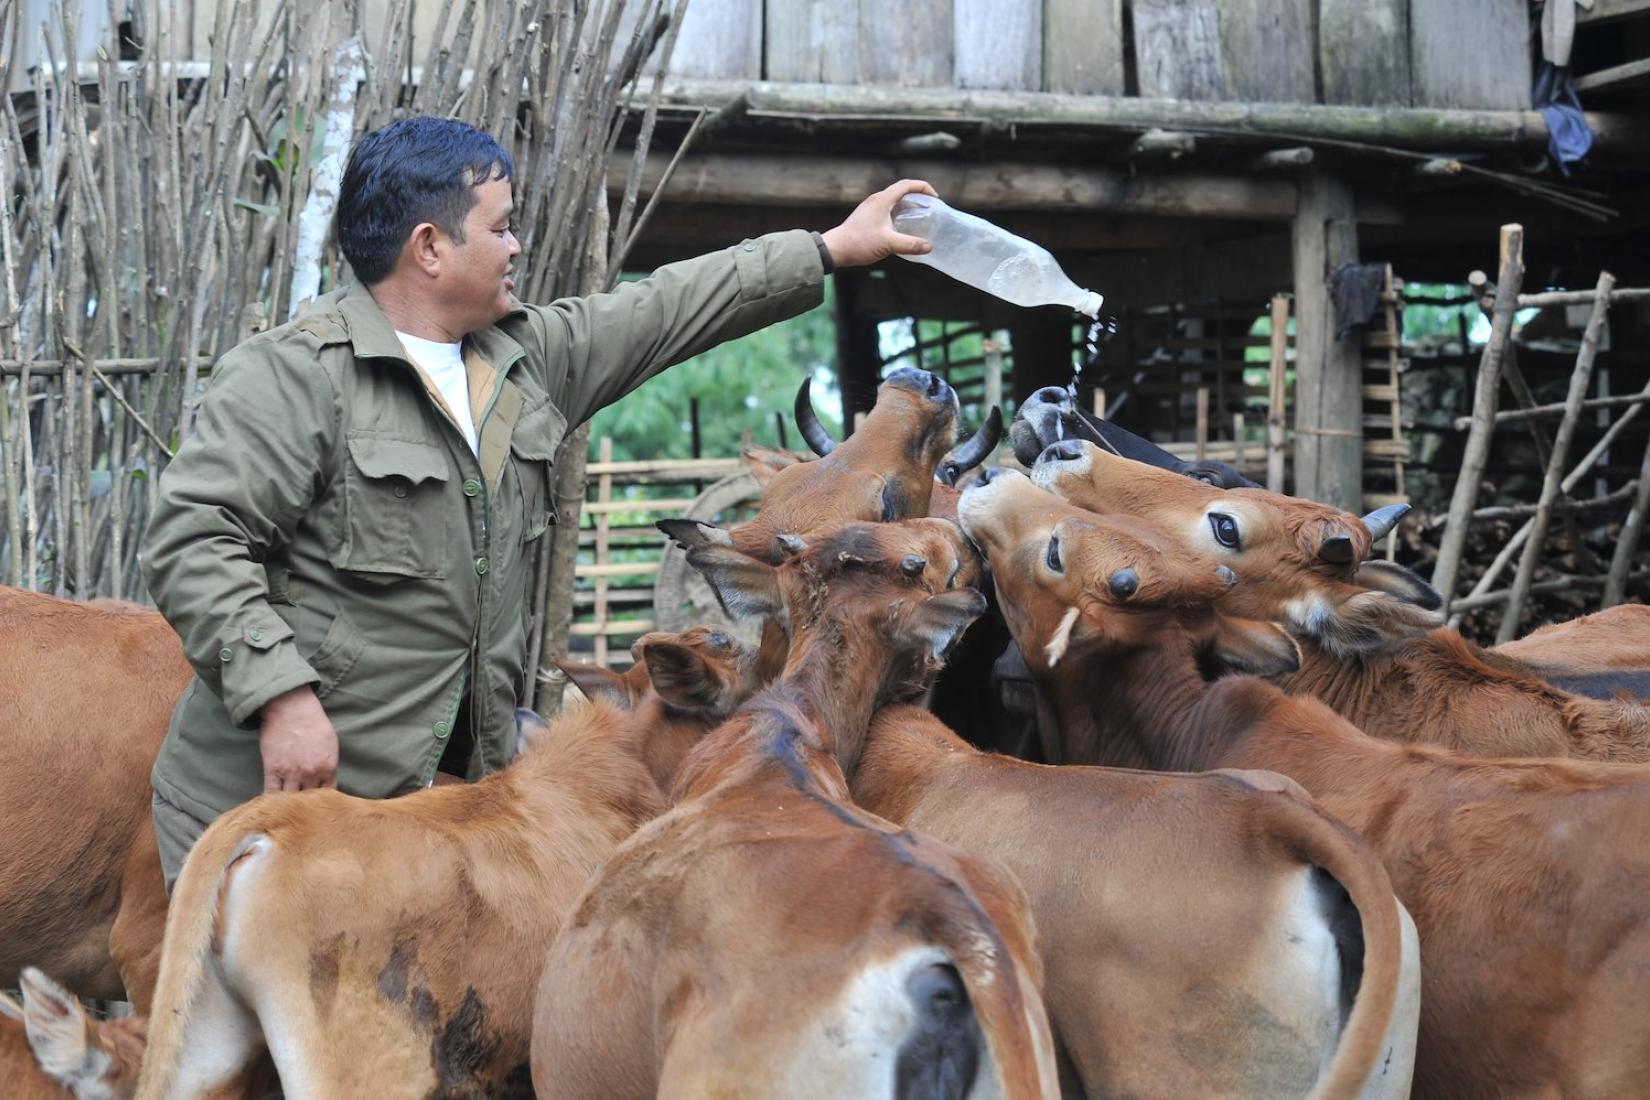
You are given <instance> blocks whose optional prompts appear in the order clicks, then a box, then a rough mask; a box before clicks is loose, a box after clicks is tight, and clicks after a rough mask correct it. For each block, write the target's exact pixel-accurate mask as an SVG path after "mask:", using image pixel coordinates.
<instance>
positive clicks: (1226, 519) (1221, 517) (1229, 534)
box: [1209, 512, 1243, 550]
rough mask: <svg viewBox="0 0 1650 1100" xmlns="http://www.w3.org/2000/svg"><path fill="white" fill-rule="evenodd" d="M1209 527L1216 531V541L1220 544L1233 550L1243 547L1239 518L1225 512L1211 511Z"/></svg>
mask: <svg viewBox="0 0 1650 1100" xmlns="http://www.w3.org/2000/svg"><path fill="white" fill-rule="evenodd" d="M1209 528H1210V530H1212V531H1214V533H1215V541H1216V542H1218V543H1220V545H1222V546H1225V547H1229V548H1231V549H1233V550H1238V549H1241V548H1242V545H1243V540H1242V539H1240V538H1239V537H1238V525H1237V520H1235V519H1233V518H1232V517H1231V516H1229V515H1227V514H1226V513H1225V512H1210V513H1209Z"/></svg>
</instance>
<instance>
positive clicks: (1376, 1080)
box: [1358, 898, 1421, 1100]
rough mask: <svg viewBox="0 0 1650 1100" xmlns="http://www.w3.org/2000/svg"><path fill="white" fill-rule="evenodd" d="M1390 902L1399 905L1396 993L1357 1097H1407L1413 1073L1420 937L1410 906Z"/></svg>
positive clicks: (1386, 1099)
mask: <svg viewBox="0 0 1650 1100" xmlns="http://www.w3.org/2000/svg"><path fill="white" fill-rule="evenodd" d="M1392 904H1394V905H1396V906H1397V907H1398V938H1399V948H1398V950H1399V952H1400V961H1399V965H1398V997H1397V999H1396V1000H1395V1001H1394V1002H1393V1005H1392V1018H1391V1020H1389V1021H1388V1022H1387V1028H1386V1043H1385V1044H1384V1049H1383V1051H1382V1056H1381V1058H1380V1059H1379V1060H1378V1061H1377V1064H1376V1065H1375V1066H1374V1067H1372V1069H1371V1071H1370V1075H1369V1078H1368V1080H1366V1081H1365V1082H1364V1085H1363V1088H1361V1089H1359V1090H1358V1100H1406V1098H1407V1097H1408V1096H1409V1086H1410V1078H1412V1077H1414V1076H1415V1033H1416V1030H1417V1029H1418V1028H1419V1027H1420V1023H1421V938H1420V936H1418V935H1417V934H1416V932H1415V921H1414V920H1413V919H1412V918H1411V917H1410V915H1409V910H1407V909H1405V908H1404V906H1403V903H1402V902H1400V901H1398V900H1397V899H1396V898H1394V899H1393V901H1392Z"/></svg>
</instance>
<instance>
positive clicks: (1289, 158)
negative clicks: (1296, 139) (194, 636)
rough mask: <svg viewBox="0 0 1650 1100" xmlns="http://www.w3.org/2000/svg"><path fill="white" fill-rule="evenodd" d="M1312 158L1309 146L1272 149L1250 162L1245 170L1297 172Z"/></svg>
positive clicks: (1309, 162)
mask: <svg viewBox="0 0 1650 1100" xmlns="http://www.w3.org/2000/svg"><path fill="white" fill-rule="evenodd" d="M1313 156H1314V154H1313V152H1312V147H1311V146H1309V145H1296V146H1293V147H1291V148H1288V149H1273V150H1272V151H1271V152H1267V153H1262V154H1261V155H1260V156H1258V157H1256V158H1255V159H1253V160H1251V161H1250V162H1249V163H1248V164H1247V165H1245V168H1246V169H1247V170H1248V171H1250V172H1299V171H1300V170H1301V169H1302V168H1305V167H1307V166H1309V165H1310V164H1311V163H1312V159H1313Z"/></svg>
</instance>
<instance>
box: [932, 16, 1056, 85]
mask: <svg viewBox="0 0 1650 1100" xmlns="http://www.w3.org/2000/svg"><path fill="white" fill-rule="evenodd" d="M952 2H953V4H954V5H955V6H954V8H953V18H952V33H953V36H954V42H955V45H954V49H955V66H956V67H955V71H954V74H953V77H952V81H953V83H954V84H955V85H956V86H957V87H959V88H998V89H1010V90H1013V89H1022V88H1041V87H1042V86H1043V0H952Z"/></svg>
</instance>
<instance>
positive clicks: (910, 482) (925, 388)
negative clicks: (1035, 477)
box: [659, 367, 1002, 564]
mask: <svg viewBox="0 0 1650 1100" xmlns="http://www.w3.org/2000/svg"><path fill="white" fill-rule="evenodd" d="M808 393H809V383H808V382H803V383H802V388H801V390H800V391H799V392H798V393H797V395H796V420H797V426H798V427H799V428H800V429H801V431H802V435H803V438H804V439H806V440H807V441H808V445H809V446H810V447H812V448H813V450H814V452H815V453H816V454H818V455H819V456H820V457H819V458H818V459H816V460H814V461H812V462H798V461H794V460H792V461H791V462H790V463H788V464H786V463H784V462H783V461H782V460H781V458H780V455H781V452H774V451H765V452H762V453H761V454H760V455H759V456H756V459H755V460H754V461H752V462H750V464H749V465H750V469H751V472H752V473H754V474H755V475H756V478H757V480H758V481H759V482H760V483H761V484H762V489H763V492H762V510H761V513H760V514H759V515H758V516H757V517H756V518H755V519H754V520H752V521H751V522H749V523H744V524H740V525H739V526H737V527H733V528H731V529H729V530H727V531H721V530H719V529H717V528H710V527H706V528H705V531H706V532H710V533H711V536H710V537H714V538H717V539H719V540H722V541H723V543H724V544H725V545H728V546H732V547H733V548H734V549H736V550H739V551H741V552H742V553H745V554H747V555H749V556H751V557H753V558H757V559H759V560H761V561H765V562H769V563H770V564H777V563H778V562H779V561H781V560H782V559H783V558H784V555H785V549H784V547H783V546H782V545H781V543H780V541H779V536H781V535H786V534H804V535H805V534H807V533H808V532H810V531H813V530H815V529H816V528H821V527H829V526H834V525H836V524H838V523H846V522H849V521H852V520H864V521H874V520H882V521H885V522H886V521H891V520H900V519H910V518H913V517H916V516H926V515H927V514H928V509H929V504H930V500H931V497H932V494H933V492H934V489H935V485H936V482H935V476H936V472H938V473H939V474H940V475H941V477H942V479H944V478H949V480H946V481H943V484H942V487H943V485H946V484H954V483H955V481H956V478H957V476H958V475H959V474H960V473H961V472H962V471H963V470H965V469H967V468H969V467H970V466H974V465H977V464H978V463H979V462H981V461H982V460H983V459H984V458H985V456H986V455H987V454H989V453H990V452H991V450H992V449H993V448H995V447H996V445H997V439H998V437H999V436H1000V435H1001V433H1002V416H1001V414H999V413H997V411H996V410H995V409H993V410H992V414H993V415H992V416H991V417H989V418H988V419H987V422H986V424H985V425H983V426H982V427H981V428H980V430H979V431H978V432H976V433H975V434H974V435H973V436H972V437H970V438H969V439H968V440H966V441H964V442H963V444H962V445H961V446H959V447H958V448H957V452H956V453H955V454H953V455H952V456H951V457H950V458H949V459H947V457H946V452H947V451H949V450H951V446H952V444H953V443H955V442H956V440H957V416H958V405H957V394H956V392H955V391H954V390H952V388H951V386H950V385H949V384H948V383H947V382H946V381H945V379H943V378H941V377H940V376H939V375H937V374H932V373H930V372H928V371H926V370H918V369H916V368H914V367H901V368H899V369H897V370H894V371H891V372H890V373H889V375H888V378H887V380H886V381H884V382H883V383H882V385H881V386H879V387H877V402H876V404H875V405H874V406H873V407H872V408H871V412H870V414H869V415H868V416H867V417H866V418H865V423H864V424H862V425H861V426H860V428H859V430H858V431H856V432H854V434H853V435H851V436H849V437H848V438H847V439H845V440H843V441H842V442H841V443H837V442H834V441H833V440H832V439H831V437H830V435H829V434H827V433H826V431H825V429H824V427H823V426H822V425H821V424H820V423H819V421H818V419H817V418H816V417H815V416H814V412H813V406H812V405H811V404H810V403H809V400H808ZM698 526H700V525H697V524H695V522H694V521H693V520H663V521H661V522H660V523H659V527H660V529H661V530H663V531H664V532H665V533H666V534H668V535H670V536H671V537H672V538H676V539H678V540H679V541H682V542H684V543H686V542H689V541H691V540H694V539H697V538H702V537H704V536H703V535H700V534H695V532H694V530H693V528H695V527H698Z"/></svg>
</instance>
